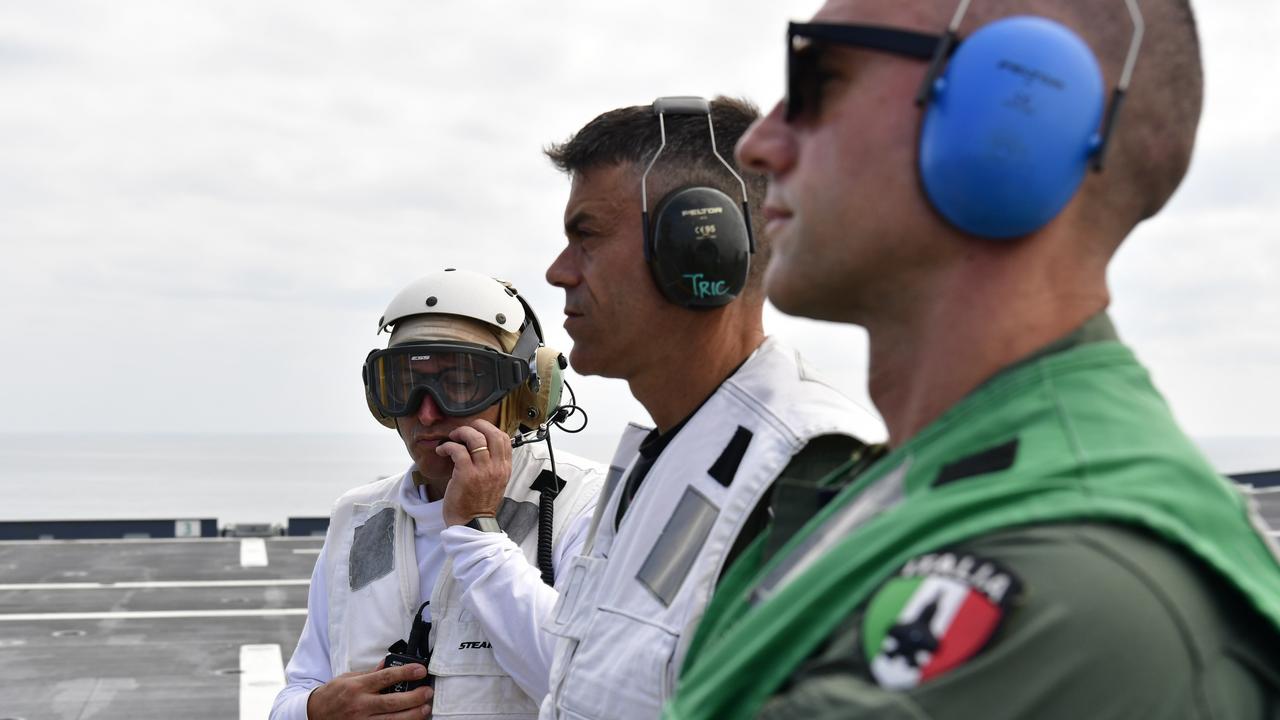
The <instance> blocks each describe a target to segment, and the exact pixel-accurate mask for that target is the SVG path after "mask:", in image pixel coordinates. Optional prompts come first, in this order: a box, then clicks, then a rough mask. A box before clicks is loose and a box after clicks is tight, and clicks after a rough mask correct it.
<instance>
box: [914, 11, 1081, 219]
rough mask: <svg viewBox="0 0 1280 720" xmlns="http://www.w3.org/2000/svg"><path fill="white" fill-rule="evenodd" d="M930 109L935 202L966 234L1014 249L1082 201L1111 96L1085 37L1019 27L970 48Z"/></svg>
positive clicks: (929, 175)
mask: <svg viewBox="0 0 1280 720" xmlns="http://www.w3.org/2000/svg"><path fill="white" fill-rule="evenodd" d="M928 103H929V105H928V108H927V110H926V114H925V117H924V122H923V128H922V130H921V137H920V157H919V163H920V177H921V180H922V182H923V184H924V189H925V193H926V195H927V196H928V198H929V201H930V202H931V203H932V204H933V206H934V207H935V208H936V209H937V210H938V212H939V213H941V214H942V216H943V217H945V218H946V219H947V220H948V221H949V222H951V223H952V224H953V225H955V226H956V227H958V228H960V229H961V230H964V231H965V232H968V233H971V234H973V235H978V236H980V237H986V238H995V239H1007V238H1016V237H1021V236H1023V235H1027V234H1028V233H1031V232H1033V231H1035V230H1037V229H1039V228H1040V227H1043V226H1044V225H1046V224H1047V223H1048V222H1049V221H1051V220H1052V219H1053V218H1054V217H1056V216H1057V215H1058V213H1059V212H1061V211H1062V209H1063V208H1064V207H1065V206H1066V205H1067V203H1068V202H1070V200H1071V198H1072V197H1073V196H1074V195H1075V193H1076V191H1077V189H1079V187H1080V184H1081V182H1082V181H1083V179H1084V175H1085V173H1086V172H1087V170H1088V167H1089V160H1090V157H1091V156H1092V155H1093V154H1094V153H1095V152H1096V151H1097V149H1098V143H1099V140H1098V129H1099V124H1100V122H1101V119H1102V112H1103V108H1104V103H1105V95H1104V91H1103V78H1102V71H1101V69H1100V68H1099V66H1098V61H1097V60H1096V59H1095V58H1094V56H1093V53H1092V52H1091V51H1090V50H1089V47H1088V45H1086V44H1085V43H1084V41H1083V40H1081V39H1080V38H1079V37H1078V36H1077V35H1076V34H1075V33H1073V32H1072V31H1071V30H1069V29H1067V28H1066V27H1064V26H1062V25H1060V24H1058V23H1056V22H1053V21H1050V20H1046V19H1044V18H1037V17H1012V18H1006V19H1003V20H998V21H996V22H993V23H991V24H989V25H986V26H984V27H983V28H981V29H980V30H978V31H977V32H976V33H974V34H973V35H972V36H970V37H968V38H966V39H965V40H964V41H963V42H962V43H961V44H960V46H959V48H958V49H957V50H956V53H955V55H954V56H953V57H952V58H951V59H950V61H949V62H948V63H947V66H946V70H945V72H944V73H943V74H942V76H941V77H939V78H938V79H937V80H936V81H935V83H934V86H933V88H932V93H931V96H930V98H929V100H928Z"/></svg>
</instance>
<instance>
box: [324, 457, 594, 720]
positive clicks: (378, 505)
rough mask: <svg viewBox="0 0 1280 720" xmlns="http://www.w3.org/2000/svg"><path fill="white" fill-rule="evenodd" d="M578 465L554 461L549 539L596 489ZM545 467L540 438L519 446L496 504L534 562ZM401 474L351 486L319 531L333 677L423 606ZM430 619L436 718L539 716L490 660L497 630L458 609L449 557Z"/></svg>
mask: <svg viewBox="0 0 1280 720" xmlns="http://www.w3.org/2000/svg"><path fill="white" fill-rule="evenodd" d="M579 464H580V463H579ZM579 464H569V463H566V462H559V463H557V464H556V472H557V473H558V474H559V476H560V477H561V478H562V479H563V480H564V483H565V484H564V489H563V490H562V491H561V492H560V494H559V496H557V498H556V500H555V521H554V522H553V523H552V525H553V530H552V539H553V543H558V542H559V540H560V536H561V534H562V533H563V531H564V528H565V524H566V523H568V522H569V520H570V519H571V518H573V517H575V516H577V515H578V514H579V513H581V512H583V507H584V503H589V502H590V501H591V499H592V498H593V497H595V495H596V491H597V489H598V483H599V482H600V479H599V478H600V476H599V474H598V473H596V472H587V471H584V470H582V469H580V468H579V467H578V466H577V465H579ZM550 469H551V463H550V462H549V460H548V457H547V452H546V449H545V447H543V446H542V445H526V446H523V447H521V448H517V449H516V451H515V452H514V453H513V455H512V467H511V481H510V483H509V484H508V485H507V491H506V499H504V500H503V503H502V506H501V508H500V509H499V512H498V523H499V525H501V526H502V528H503V530H504V531H506V533H507V535H508V536H509V537H510V538H511V539H512V540H513V541H514V542H515V543H516V544H517V545H519V546H520V549H521V551H522V552H523V553H524V556H525V557H526V558H527V559H528V560H529V562H530V563H531V564H533V565H535V566H536V564H537V552H538V499H539V492H538V491H537V490H533V489H531V486H532V485H533V484H534V483H535V481H536V480H537V478H538V476H539V475H540V474H541V473H542V472H543V471H544V470H548V471H549V470H550ZM403 481H404V477H403V476H394V477H390V478H387V479H385V480H381V481H378V482H375V483H370V484H368V485H365V486H362V487H359V488H356V489H354V490H352V491H351V492H349V493H347V494H346V495H344V496H342V498H340V499H339V500H338V502H337V504H336V505H335V507H334V511H333V516H332V519H331V520H330V523H329V532H328V536H327V537H326V539H325V547H326V556H325V560H326V563H327V567H326V568H325V570H326V573H327V577H329V578H330V579H331V581H330V583H329V585H328V591H329V598H328V600H329V661H330V664H331V666H332V668H333V674H334V676H335V677H336V676H338V675H341V674H342V673H345V672H349V671H352V670H360V671H367V670H372V669H374V668H375V667H377V665H378V663H379V662H380V661H381V660H382V659H383V658H384V657H385V656H386V654H387V646H388V645H390V644H391V643H393V642H395V641H396V640H398V639H402V638H408V636H409V629H410V625H411V621H412V618H413V616H414V613H416V612H417V610H418V606H419V605H421V604H422V600H421V599H419V597H418V594H419V579H418V564H417V558H416V554H415V550H414V526H413V518H412V517H410V516H409V515H408V514H407V513H406V512H405V511H404V510H403V509H402V508H401V506H400V504H399V502H398V501H397V499H398V497H399V493H400V486H401V483H402V482H403ZM557 572H559V570H558V571H557ZM430 617H431V619H432V627H431V644H432V648H433V652H432V656H431V664H430V666H429V670H430V672H431V674H432V675H434V676H435V678H436V680H435V697H434V699H433V701H432V705H433V717H436V718H450V717H463V716H465V717H467V718H472V719H473V720H474V719H475V718H480V717H495V718H530V717H536V716H537V713H538V704H537V699H534V698H530V697H529V696H528V695H526V694H525V693H524V691H522V690H521V689H520V686H519V685H517V684H516V682H515V681H514V680H512V679H511V678H510V677H509V676H508V675H507V673H506V672H504V671H503V670H502V668H501V667H500V666H499V665H498V663H497V661H496V660H495V658H494V653H493V650H492V643H493V641H494V638H491V637H489V636H488V634H486V633H485V631H484V630H483V628H481V626H480V623H479V622H477V621H476V619H475V618H474V617H473V616H471V615H470V614H469V613H468V612H467V611H466V610H465V609H464V608H463V605H462V592H461V590H460V588H459V586H458V583H457V582H456V581H455V580H454V577H453V572H452V564H451V563H450V562H449V561H447V560H446V562H445V566H444V568H443V570H442V571H441V573H440V576H439V578H438V579H437V580H436V585H435V588H434V590H433V591H432V593H431V608H430ZM498 640H499V642H500V641H501V639H500V638H499V639H498Z"/></svg>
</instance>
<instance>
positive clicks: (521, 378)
mask: <svg viewBox="0 0 1280 720" xmlns="http://www.w3.org/2000/svg"><path fill="white" fill-rule="evenodd" d="M364 373H365V378H364V380H365V384H366V385H367V386H368V388H369V397H370V399H371V401H372V402H373V404H374V406H375V407H376V408H377V410H378V411H379V412H381V413H383V414H385V415H389V416H391V417H407V416H410V415H413V414H415V413H416V412H418V408H419V407H420V406H421V405H422V399H423V397H425V396H426V395H430V396H431V399H432V400H434V401H435V404H436V406H437V407H439V408H440V411H441V412H442V413H444V414H445V415H450V416H454V417H460V416H466V415H473V414H475V413H477V412H480V411H481V410H484V409H485V408H487V407H489V406H490V405H493V404H494V403H496V402H498V401H499V400H501V399H502V398H503V397H504V396H506V395H507V394H508V393H510V392H511V391H512V390H515V389H516V388H518V387H520V386H521V384H523V383H524V382H526V381H527V380H528V379H529V362H528V360H523V359H520V358H518V357H515V356H512V355H508V354H506V353H502V352H498V351H497V350H494V349H492V348H488V347H484V346H483V345H472V344H470V343H458V342H415V343H406V344H404V345H395V346H393V347H389V348H387V349H386V350H375V351H373V352H371V353H369V357H368V358H367V359H366V360H365V366H364Z"/></svg>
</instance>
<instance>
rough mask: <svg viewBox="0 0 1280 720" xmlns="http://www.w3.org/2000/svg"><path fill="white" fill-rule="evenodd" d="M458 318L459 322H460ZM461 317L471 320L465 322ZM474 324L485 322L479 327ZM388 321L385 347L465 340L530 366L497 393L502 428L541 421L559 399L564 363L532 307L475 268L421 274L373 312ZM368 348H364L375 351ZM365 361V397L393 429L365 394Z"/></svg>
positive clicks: (512, 430)
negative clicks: (550, 345)
mask: <svg viewBox="0 0 1280 720" xmlns="http://www.w3.org/2000/svg"><path fill="white" fill-rule="evenodd" d="M460 320H461V321H460ZM467 320H471V321H475V322H467ZM477 323H480V324H482V325H483V327H484V330H487V331H488V332H482V331H481V329H480V327H477ZM388 328H391V337H390V339H389V340H388V342H387V347H394V346H396V345H401V344H404V343H409V342H431V341H443V342H464V343H472V344H477V345H484V346H487V347H491V348H493V349H496V350H500V351H502V352H503V353H506V354H507V355H510V356H514V357H515V358H517V359H519V360H521V361H523V362H524V363H526V364H527V365H528V368H529V378H528V380H527V381H526V382H524V383H523V384H521V385H520V386H519V387H517V388H515V389H513V390H511V391H510V392H508V394H507V395H506V396H505V397H503V398H502V400H501V405H500V406H499V410H498V426H499V427H500V428H502V430H503V431H504V432H506V433H508V434H515V433H516V432H518V431H520V430H521V429H522V426H523V428H524V429H526V430H528V429H533V428H535V427H536V426H538V425H540V424H542V423H545V422H546V421H547V419H548V415H549V413H550V412H551V410H552V409H554V408H555V407H556V406H557V404H558V403H559V402H560V391H561V387H562V383H563V380H562V371H563V369H564V367H565V366H566V365H567V362H566V361H565V360H564V357H563V356H562V355H561V354H560V353H559V352H557V351H555V350H553V349H551V348H548V347H545V346H544V345H543V339H542V328H541V326H540V325H539V324H538V318H537V316H536V315H534V313H533V308H531V307H529V305H528V303H526V302H525V301H524V299H523V298H521V297H520V294H519V293H518V292H516V289H515V288H513V287H511V285H510V284H509V283H506V282H503V281H501V280H497V279H495V278H491V277H488V276H486V275H482V274H480V273H474V272H469V271H466V270H455V269H453V268H449V269H446V270H443V271H440V272H434V273H431V274H430V275H426V276H424V277H421V278H419V279H417V280H415V281H414V282H412V283H410V284H409V285H408V287H406V288H404V289H403V290H401V291H400V292H399V293H397V294H396V296H395V298H394V299H392V301H391V304H389V305H388V306H387V309H386V312H384V313H383V314H382V317H380V318H379V319H378V332H379V333H382V332H383V331H385V330H387V329H388ZM373 352H377V351H376V350H375V351H372V352H371V353H370V355H372V354H373ZM369 372H370V370H369V368H368V366H367V364H366V367H365V373H364V378H365V400H366V401H367V402H368V404H369V411H370V412H371V413H372V414H373V416H374V418H375V419H377V421H378V422H380V423H382V424H383V425H385V426H386V427H388V428H392V429H394V428H395V426H396V424H395V418H394V417H391V416H389V415H386V414H384V413H382V412H380V411H379V410H378V409H377V406H376V405H375V404H374V401H373V397H372V395H371V394H370V384H369V374H368V373H369Z"/></svg>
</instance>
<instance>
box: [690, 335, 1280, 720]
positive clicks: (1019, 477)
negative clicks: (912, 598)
mask: <svg viewBox="0 0 1280 720" xmlns="http://www.w3.org/2000/svg"><path fill="white" fill-rule="evenodd" d="M864 454H865V453H864ZM868 464H870V467H866V466H867V465H868ZM864 468H865V470H864ZM886 488H887V490H886ZM774 492H775V494H774V498H773V502H774V506H775V522H774V523H773V525H772V526H771V527H770V528H769V529H767V530H766V531H765V534H764V535H763V536H762V537H761V538H760V539H759V540H758V541H757V542H756V543H755V544H753V545H752V546H751V547H750V548H748V549H747V551H745V553H744V554H743V556H742V557H741V558H740V559H739V561H738V562H737V563H736V564H735V565H734V566H733V567H732V568H731V569H730V570H729V571H728V573H727V574H726V575H725V577H724V579H723V580H722V582H721V584H720V586H719V588H718V590H717V594H716V596H715V597H714V598H713V600H712V604H711V606H710V607H709V608H708V611H707V614H706V616H705V617H704V620H703V624H702V625H701V626H700V627H699V629H698V634H697V636H696V638H695V641H694V644H693V646H692V647H691V648H690V652H689V654H688V658H687V660H686V664H685V667H684V668H683V670H682V678H681V683H680V685H679V687H678V689H677V692H676V695H675V698H674V699H673V701H672V702H671V703H670V704H669V705H668V706H667V709H666V716H667V717H669V718H699V717H713V718H720V717H745V716H749V715H757V714H759V715H760V716H762V717H770V718H791V717H796V718H800V717H803V718H810V717H813V718H823V717H832V718H834V717H850V718H858V717H876V718H996V719H1000V718H1025V717H1035V718H1081V717H1088V718H1094V717H1115V718H1121V717H1126V718H1127V717H1142V718H1280V564H1278V563H1277V560H1276V558H1275V556H1274V554H1273V553H1274V550H1273V549H1270V548H1268V546H1267V545H1266V543H1265V540H1264V538H1263V537H1262V536H1261V535H1260V534H1259V533H1258V532H1257V531H1256V530H1255V529H1254V528H1252V527H1251V526H1250V519H1249V516H1248V514H1247V512H1246V507H1245V503H1244V501H1243V500H1242V499H1241V498H1240V497H1239V496H1238V495H1237V494H1235V493H1234V492H1232V489H1231V488H1229V487H1227V485H1226V481H1225V480H1223V479H1221V478H1219V477H1217V476H1216V475H1215V474H1214V473H1213V472H1212V470H1211V469H1210V468H1209V467H1208V465H1207V464H1206V463H1205V462H1204V461H1203V459H1202V458H1201V457H1200V456H1199V454H1198V453H1197V452H1196V451H1195V450H1194V449H1193V448H1192V447H1191V445H1190V443H1189V442H1187V441H1186V438H1185V436H1183V435H1182V434H1181V433H1180V432H1179V431H1178V430H1177V428H1176V425H1175V424H1174V423H1173V421H1172V418H1171V417H1169V415H1168V412H1167V408H1166V407H1165V406H1164V403H1163V401H1162V400H1161V399H1160V398H1159V395H1158V394H1157V393H1156V391H1155V390H1154V388H1152V387H1151V386H1150V383H1149V380H1148V379H1147V377H1146V374H1145V372H1143V371H1142V370H1141V368H1140V366H1138V365H1137V363H1136V361H1135V360H1134V359H1133V357H1132V354H1131V353H1129V351H1128V350H1127V349H1126V348H1124V347H1123V346H1122V345H1120V344H1119V343H1118V342H1117V341H1116V340H1115V337H1114V330H1112V328H1111V326H1110V322H1109V321H1108V320H1107V319H1106V317H1105V315H1103V316H1099V317H1098V318H1095V319H1094V320H1092V321H1090V323H1088V324H1086V325H1085V326H1084V327H1083V328H1082V329H1081V330H1080V331H1079V332H1078V333H1076V334H1074V335H1073V336H1072V337H1070V338H1068V339H1066V340H1064V341H1063V342H1060V343H1056V344H1055V345H1053V346H1051V347H1050V348H1047V349H1046V350H1045V351H1044V352H1042V353H1039V354H1037V355H1036V356H1035V357H1033V358H1031V359H1029V360H1027V361H1024V362H1022V363H1019V364H1018V365H1016V366H1014V367H1012V368H1009V369H1007V370H1005V371H1004V372H1002V373H1001V374H1000V375H998V376H997V377H996V378H993V379H992V380H991V381H989V382H988V383H986V384H984V386H983V387H982V388H979V389H978V390H976V391H975V392H974V393H973V394H971V395H970V397H969V398H966V399H965V400H964V401H962V402H961V403H960V404H959V405H957V406H956V407H955V408H952V410H950V411H948V412H947V413H946V414H944V416H943V417H942V418H940V419H939V420H938V421H936V422H935V423H934V424H932V425H931V426H930V427H929V428H926V429H925V430H924V431H922V432H921V433H920V434H919V435H917V436H916V437H915V438H912V439H911V440H909V441H908V442H907V443H906V444H905V445H904V446H903V447H901V448H897V449H895V450H894V452H892V453H890V454H889V455H887V456H885V457H883V458H876V457H869V458H868V457H860V458H855V459H854V460H853V461H851V462H849V463H848V464H847V465H846V466H845V467H844V468H842V470H841V471H838V472H837V473H834V474H832V475H830V476H828V477H824V478H821V479H819V480H817V481H813V480H808V481H805V480H804V479H803V478H799V479H798V478H794V477H791V476H789V474H788V473H784V474H783V480H782V481H780V482H779V484H778V485H776V486H775V491H774ZM837 493H838V494H837ZM831 495H836V497H835V499H834V500H832V501H831V502H830V503H828V504H827V506H826V507H825V508H823V509H822V511H821V512H820V513H819V514H818V516H817V517H815V518H813V520H812V521H810V522H808V523H807V524H804V526H803V528H799V527H798V525H799V524H800V522H801V520H802V518H803V515H804V511H797V510H796V508H802V509H803V508H810V509H811V508H814V507H817V506H820V505H822V504H823V499H824V498H825V497H830V496H831ZM860 506H862V509H861V510H860ZM868 508H869V509H868ZM859 512H861V516H859ZM841 523H844V524H843V525H842V524H841ZM793 536H794V537H793ZM824 543H825V544H824ZM943 550H946V551H950V552H952V553H955V554H957V555H960V556H968V555H971V556H973V557H975V558H978V560H979V561H991V562H993V563H996V564H998V565H999V566H1000V567H1001V568H1003V569H1004V570H1006V571H1007V572H1008V573H1009V574H1010V575H1011V576H1013V577H1015V578H1016V579H1017V582H1018V585H1017V587H1016V589H1015V590H1011V592H1010V593H1009V595H1008V597H1007V598H1006V599H1007V600H1009V602H1008V603H1007V605H1006V606H1004V607H1003V609H1002V612H1003V615H1002V616H1001V620H1000V623H999V624H998V626H996V629H995V630H994V632H993V633H992V634H991V635H990V636H989V637H987V638H986V639H985V641H984V642H983V643H982V645H981V647H979V648H978V649H977V650H976V651H975V652H973V653H971V654H970V655H966V656H965V657H964V659H963V662H962V663H960V664H958V665H956V666H954V667H951V668H950V669H948V670H947V671H946V672H944V673H943V674H940V675H937V676H936V677H932V678H930V679H926V680H924V681H922V682H919V683H918V684H915V685H914V686H910V687H900V688H898V689H888V688H885V687H881V684H879V680H880V678H878V677H877V676H876V675H875V673H874V672H873V671H872V669H871V662H872V660H871V657H870V656H871V655H873V654H874V652H875V647H876V642H878V640H876V642H871V643H868V642H866V641H867V639H868V638H872V637H878V636H875V633H876V632H877V631H876V629H875V627H874V625H875V622H873V621H875V613H874V612H871V611H869V610H868V608H872V609H873V610H874V608H876V607H877V603H878V602H880V599H881V597H882V596H884V595H885V594H886V588H889V585H890V583H891V582H894V581H897V580H898V579H900V578H902V577H903V576H905V575H906V574H907V568H909V567H911V563H912V562H915V561H916V560H918V559H920V558H921V557H922V556H925V557H932V556H933V555H936V554H937V552H939V551H943ZM930 553H932V554H931V555H926V554H930ZM900 569H901V571H902V572H901V573H899V570H900ZM899 629H900V628H899ZM886 647H888V646H886ZM868 648H871V649H870V650H868ZM882 659H883V658H882V657H880V656H876V657H875V660H876V661H877V662H879V661H880V660H882ZM881 677H883V676H881Z"/></svg>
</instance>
